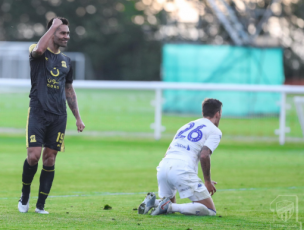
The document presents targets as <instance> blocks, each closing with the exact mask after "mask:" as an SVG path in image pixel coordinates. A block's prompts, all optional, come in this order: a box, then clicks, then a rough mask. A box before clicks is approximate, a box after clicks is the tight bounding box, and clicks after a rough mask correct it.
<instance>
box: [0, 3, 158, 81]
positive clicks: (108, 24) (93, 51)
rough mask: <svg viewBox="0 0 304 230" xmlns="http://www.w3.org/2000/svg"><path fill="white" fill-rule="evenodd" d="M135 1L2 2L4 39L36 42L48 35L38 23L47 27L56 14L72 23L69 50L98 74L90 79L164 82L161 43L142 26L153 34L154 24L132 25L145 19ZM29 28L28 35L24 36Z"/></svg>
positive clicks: (0, 26)
mask: <svg viewBox="0 0 304 230" xmlns="http://www.w3.org/2000/svg"><path fill="white" fill-rule="evenodd" d="M135 3H136V1H126V0H125V1H118V0H74V1H67V0H58V1H51V0H49V1H47V0H31V1H21V0H12V1H6V3H5V4H4V7H3V4H1V2H0V41H1V40H4V41H35V42H37V41H38V40H39V39H40V37H41V35H42V34H43V33H38V32H37V23H40V24H42V25H43V26H45V25H46V23H47V21H48V20H47V19H46V18H47V16H49V15H52V14H50V12H53V13H55V14H56V16H61V17H65V18H67V19H68V20H69V22H70V26H69V27H70V31H71V39H70V41H69V45H68V49H67V51H72V52H83V53H85V54H86V56H87V57H88V58H89V60H90V61H91V63H92V66H93V69H94V72H95V77H94V76H93V77H90V78H95V79H103V80H159V66H160V49H161V44H160V43H159V42H157V41H147V38H146V35H145V33H144V31H143V28H145V30H147V29H148V31H151V30H153V28H152V27H151V25H148V24H147V25H137V24H135V23H134V22H133V21H132V18H133V17H134V16H136V15H143V12H142V11H138V10H137V9H136V8H135ZM1 5H2V7H1ZM90 5H91V6H93V7H95V10H96V12H95V13H92V12H91V13H92V14H90V13H88V12H89V11H88V8H87V7H88V6H90ZM93 12H94V11H93ZM35 24H36V30H35ZM25 27H26V28H28V30H29V32H27V33H26V32H24V31H25V29H24V28H25ZM40 27H41V25H40ZM77 28H78V29H77ZM83 28H84V29H85V30H84V31H83ZM22 31H23V32H22ZM79 31H80V32H79ZM44 32H45V31H44ZM77 32H78V33H77Z"/></svg>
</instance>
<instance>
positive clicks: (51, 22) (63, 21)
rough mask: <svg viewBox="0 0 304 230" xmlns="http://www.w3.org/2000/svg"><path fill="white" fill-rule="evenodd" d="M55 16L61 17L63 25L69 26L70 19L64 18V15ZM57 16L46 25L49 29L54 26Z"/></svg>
mask: <svg viewBox="0 0 304 230" xmlns="http://www.w3.org/2000/svg"><path fill="white" fill-rule="evenodd" d="M55 18H58V19H60V20H61V21H62V24H63V25H67V26H68V25H69V21H68V19H66V18H63V17H55ZM55 18H52V19H51V20H50V21H49V22H48V23H47V25H46V27H47V29H49V28H50V27H51V26H52V24H53V21H54V19H55Z"/></svg>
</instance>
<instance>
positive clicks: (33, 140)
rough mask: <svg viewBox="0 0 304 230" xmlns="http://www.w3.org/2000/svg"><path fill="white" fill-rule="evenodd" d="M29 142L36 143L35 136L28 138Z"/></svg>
mask: <svg viewBox="0 0 304 230" xmlns="http://www.w3.org/2000/svg"><path fill="white" fill-rule="evenodd" d="M30 139H31V140H30V142H31V143H32V142H37V141H36V136H35V135H32V136H30Z"/></svg>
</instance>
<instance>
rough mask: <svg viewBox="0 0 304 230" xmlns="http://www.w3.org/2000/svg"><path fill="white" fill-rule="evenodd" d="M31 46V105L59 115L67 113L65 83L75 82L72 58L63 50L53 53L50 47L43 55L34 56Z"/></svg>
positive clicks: (32, 46)
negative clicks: (62, 51)
mask: <svg viewBox="0 0 304 230" xmlns="http://www.w3.org/2000/svg"><path fill="white" fill-rule="evenodd" d="M35 46H36V44H33V45H31V46H30V48H29V52H30V55H29V60H30V68H31V92H30V95H29V97H30V98H31V100H30V106H31V107H34V106H41V107H42V109H43V110H45V111H48V112H50V113H53V114H57V115H64V114H66V96H65V84H66V83H72V82H73V68H72V65H71V59H70V58H69V57H67V56H66V55H64V54H63V53H61V52H58V53H56V54H55V53H53V52H52V51H51V50H50V49H49V48H48V49H47V50H46V51H45V52H44V54H43V55H41V56H39V57H37V58H34V57H33V56H32V51H33V49H34V48H35Z"/></svg>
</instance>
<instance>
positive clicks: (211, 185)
mask: <svg viewBox="0 0 304 230" xmlns="http://www.w3.org/2000/svg"><path fill="white" fill-rule="evenodd" d="M216 184H217V183H216V182H215V181H211V182H210V181H206V182H205V186H206V188H207V189H208V192H209V193H210V194H211V196H213V194H214V193H215V192H216V188H215V185H216Z"/></svg>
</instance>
